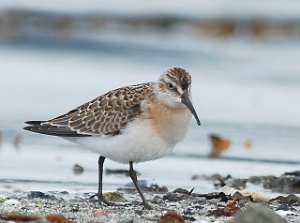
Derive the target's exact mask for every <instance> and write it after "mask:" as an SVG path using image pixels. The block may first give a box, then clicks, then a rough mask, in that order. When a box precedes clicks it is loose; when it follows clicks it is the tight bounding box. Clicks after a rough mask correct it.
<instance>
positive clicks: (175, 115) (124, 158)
mask: <svg viewBox="0 0 300 223" xmlns="http://www.w3.org/2000/svg"><path fill="white" fill-rule="evenodd" d="M192 115H194V117H195V119H196V121H197V123H198V125H200V120H199V118H198V116H197V114H196V112H195V109H194V107H193V105H192V103H191V76H190V75H189V73H188V72H187V71H185V70H184V69H182V68H172V69H169V70H167V71H166V72H164V73H163V74H162V75H161V76H160V78H159V80H158V81H157V82H149V83H144V84H138V85H131V86H127V87H122V88H118V89H115V90H112V91H109V92H108V93H106V94H104V95H101V96H99V97H97V98H95V99H94V100H92V101H89V102H87V103H85V104H83V105H81V106H79V107H78V108H75V109H73V110H71V111H69V112H68V113H66V114H63V115H61V116H59V117H57V118H54V119H50V120H48V121H28V122H26V123H27V124H28V125H29V126H27V127H25V128H24V129H25V130H29V131H32V132H37V133H41V134H46V135H53V136H59V137H61V138H64V139H67V140H69V141H72V142H75V143H77V144H80V145H82V146H84V147H85V148H87V149H89V150H92V151H94V152H96V153H98V154H100V156H99V160H98V168H99V184H98V193H97V195H96V196H97V197H98V200H99V203H102V202H103V203H106V204H108V203H109V202H107V201H105V200H104V198H103V193H102V176H103V163H104V160H105V158H109V159H111V160H113V161H116V162H119V163H127V164H129V176H130V178H131V179H132V181H133V183H134V185H135V187H136V189H137V191H138V192H139V194H140V196H141V198H142V201H143V205H144V206H145V207H147V208H150V206H149V204H148V203H147V201H146V199H145V197H144V195H143V192H142V190H141V188H140V186H139V183H138V180H137V176H136V173H135V171H134V170H133V163H139V162H144V161H149V160H154V159H158V158H160V157H163V156H165V155H167V154H169V153H170V152H171V151H172V149H173V148H174V147H175V145H176V144H177V143H178V142H179V141H181V140H182V139H183V138H184V136H185V135H186V133H187V131H188V127H189V124H190V121H191V117H192Z"/></svg>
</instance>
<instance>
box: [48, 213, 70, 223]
mask: <svg viewBox="0 0 300 223" xmlns="http://www.w3.org/2000/svg"><path fill="white" fill-rule="evenodd" d="M46 219H47V221H49V222H53V223H72V222H71V221H70V220H68V219H67V218H65V217H64V216H63V215H57V214H50V215H47V216H46Z"/></svg>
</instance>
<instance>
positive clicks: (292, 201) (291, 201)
mask: <svg viewBox="0 0 300 223" xmlns="http://www.w3.org/2000/svg"><path fill="white" fill-rule="evenodd" d="M274 202H277V203H280V204H288V205H291V206H299V205H300V198H299V197H297V196H296V195H294V194H290V195H289V196H287V197H284V196H279V197H276V198H274V199H272V200H270V203H274Z"/></svg>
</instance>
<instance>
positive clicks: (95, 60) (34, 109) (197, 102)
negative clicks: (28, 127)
mask: <svg viewBox="0 0 300 223" xmlns="http://www.w3.org/2000/svg"><path fill="white" fill-rule="evenodd" d="M299 40H300V2H299V1H297V0H289V1H284V0H279V1H276V2H274V1H270V0H264V1H236V0H214V1H208V0H201V1H199V0H197V1H196V0H187V1H184V2H182V1H179V0H175V1H174V0H173V1H158V0H155V1H151V2H144V1H137V0H134V1H130V2H120V1H115V0H113V1H96V0H90V1H83V0H77V1H70V0H63V1H53V0H51V1H50V0H44V1H38V0H27V1H21V0H1V2H0V69H1V70H0V102H1V107H0V131H1V134H0V190H10V189H11V188H13V189H21V190H33V189H39V190H43V189H44V190H53V189H62V190H74V191H95V190H96V185H97V158H98V157H97V155H96V154H93V153H90V152H89V151H85V150H83V149H80V148H79V147H77V146H76V145H73V144H71V143H69V142H65V141H63V140H61V139H58V138H55V137H48V136H41V135H38V134H32V133H28V132H24V131H23V130H22V127H23V126H24V121H26V120H40V119H41V120H44V119H49V118H53V117H56V116H58V115H60V114H62V113H64V112H66V111H68V110H71V109H72V108H75V107H77V106H78V105H80V104H82V103H84V102H85V101H88V100H91V99H93V98H95V97H96V96H98V95H100V94H102V93H105V92H107V91H108V90H110V89H114V88H117V87H120V86H124V85H129V84H135V83H142V82H148V81H156V80H157V79H158V77H159V75H160V74H161V73H162V72H163V71H164V70H166V69H167V68H169V67H173V66H182V67H184V68H185V69H187V70H188V71H189V72H190V73H191V75H192V77H193V86H192V87H193V89H192V93H193V102H194V106H195V109H196V110H197V112H198V115H199V117H200V119H201V121H202V126H201V127H198V126H196V124H195V122H194V120H193V123H192V125H191V130H190V132H189V133H188V135H187V137H186V139H185V140H184V141H183V142H182V143H180V144H179V145H178V146H177V147H176V149H175V150H174V152H173V153H172V154H171V156H169V157H166V158H163V159H160V160H156V161H152V162H147V163H141V164H138V165H136V170H138V171H139V172H141V173H142V176H141V179H146V180H147V181H148V182H149V183H152V182H154V183H158V184H160V185H166V186H168V187H170V188H175V187H180V186H181V187H188V188H192V187H195V188H196V191H197V192H209V191H213V190H214V188H213V185H212V183H211V182H206V181H204V180H198V181H193V180H191V177H192V176H193V175H195V174H197V175H210V174H213V173H220V174H223V175H227V174H231V175H232V176H234V177H241V178H246V177H249V176H253V175H269V174H270V175H279V174H282V173H284V172H286V171H294V170H299V169H300V103H299V98H300V63H299V61H300V41H299ZM212 133H214V134H218V135H221V136H224V137H226V138H227V139H229V140H230V141H231V147H230V148H229V150H228V151H226V153H225V154H224V156H223V158H220V159H211V158H209V157H208V154H209V153H210V150H211V145H210V141H209V137H208V136H209V135H210V134H212ZM247 142H248V143H247ZM75 163H79V164H80V165H82V166H83V167H84V168H85V172H84V173H83V174H81V175H74V174H73V172H72V167H73V165H74V164H75ZM106 166H107V167H109V168H127V166H124V165H121V164H116V163H113V162H107V164H106ZM129 181H130V180H129V178H126V177H120V176H111V175H110V176H107V177H106V178H105V179H104V182H105V185H106V186H105V187H106V189H107V190H112V189H115V188H117V187H119V186H122V185H124V184H126V183H127V182H129Z"/></svg>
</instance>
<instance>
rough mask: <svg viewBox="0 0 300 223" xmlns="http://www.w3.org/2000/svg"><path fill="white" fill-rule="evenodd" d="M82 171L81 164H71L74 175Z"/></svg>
mask: <svg viewBox="0 0 300 223" xmlns="http://www.w3.org/2000/svg"><path fill="white" fill-rule="evenodd" d="M83 172H84V168H83V167H82V166H81V165H79V164H75V165H74V166H73V173H74V174H75V175H80V174H83Z"/></svg>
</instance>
